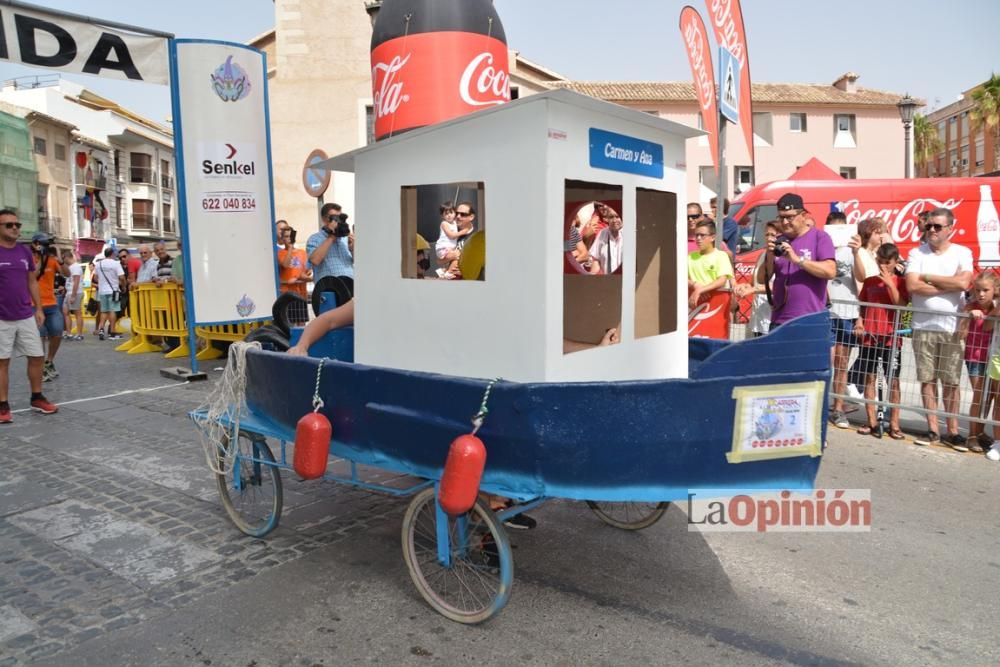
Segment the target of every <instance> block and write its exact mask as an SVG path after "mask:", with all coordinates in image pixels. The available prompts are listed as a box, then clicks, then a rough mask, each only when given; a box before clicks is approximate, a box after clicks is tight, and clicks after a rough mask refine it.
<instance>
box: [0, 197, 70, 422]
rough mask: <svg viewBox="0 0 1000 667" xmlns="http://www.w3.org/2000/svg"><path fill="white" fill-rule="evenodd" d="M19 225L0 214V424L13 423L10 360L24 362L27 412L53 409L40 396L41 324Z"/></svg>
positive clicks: (39, 301)
mask: <svg viewBox="0 0 1000 667" xmlns="http://www.w3.org/2000/svg"><path fill="white" fill-rule="evenodd" d="M20 234H21V223H20V222H19V221H18V219H17V213H16V212H14V211H12V210H10V209H7V208H5V209H3V210H0V424H9V423H10V422H11V421H13V418H12V417H11V413H10V404H9V403H8V402H7V387H8V384H9V379H10V359H11V357H13V356H19V357H27V358H28V381H29V382H30V384H31V408H32V409H33V410H36V411H38V412H41V413H42V414H46V415H50V414H52V413H53V412H57V411H58V410H59V408H57V407H56V406H55V405H53V404H52V403H49V402H48V401H47V400H45V397H44V396H42V361H43V358H44V357H43V355H44V353H43V351H42V339H41V337H39V335H38V327H40V326H41V325H42V322H43V321H44V320H45V313H43V312H42V298H41V295H40V294H39V292H38V281H37V279H36V277H35V262H34V259H33V258H32V256H31V250H29V249H28V248H27V247H26V246H23V245H18V243H17V239H18V236H20Z"/></svg>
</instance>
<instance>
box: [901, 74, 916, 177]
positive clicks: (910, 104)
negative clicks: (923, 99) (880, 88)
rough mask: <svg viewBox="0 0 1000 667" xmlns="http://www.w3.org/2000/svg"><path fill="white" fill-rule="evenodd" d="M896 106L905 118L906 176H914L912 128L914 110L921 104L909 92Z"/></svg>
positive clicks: (903, 118) (902, 117)
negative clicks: (911, 156)
mask: <svg viewBox="0 0 1000 667" xmlns="http://www.w3.org/2000/svg"><path fill="white" fill-rule="evenodd" d="M896 106H897V107H898V108H899V117H900V118H901V119H902V120H903V142H904V143H903V149H904V151H905V154H906V158H905V162H904V174H905V177H906V178H912V176H913V174H912V171H913V168H912V167H911V166H910V165H911V162H910V154H911V152H912V149H911V138H910V130H911V129H912V128H913V112H914V111H916V109H917V107H918V106H920V105H919V104H918V103H917V101H916V100H915V99H913V98H912V97H910V94H909V93H907V94H906V97H904V98H903V99H901V100H900V101H899V102H897V103H896Z"/></svg>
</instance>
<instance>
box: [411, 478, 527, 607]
mask: <svg viewBox="0 0 1000 667" xmlns="http://www.w3.org/2000/svg"><path fill="white" fill-rule="evenodd" d="M442 539H443V540H446V541H447V543H446V544H445V545H443V548H442V549H439V541H440V540H442ZM442 554H443V556H442ZM403 559H404V560H405V561H406V567H407V569H408V570H409V571H410V578H411V579H413V583H414V585H416V587H417V590H418V591H420V595H422V596H423V598H424V599H425V600H426V601H427V603H428V604H429V605H430V606H431V607H433V608H434V609H435V610H437V612H438V613H440V614H441V615H443V616H444V617H446V618H449V619H451V620H453V621H457V622H459V623H481V622H483V621H485V620H486V619H488V618H490V617H491V616H493V615H494V614H496V613H497V612H499V611H500V610H501V609H503V607H504V605H506V604H507V600H508V599H509V598H510V589H511V584H512V583H513V581H514V559H513V555H512V554H511V549H510V540H509V539H508V538H507V532H506V531H505V530H504V528H503V526H502V525H501V524H500V522H499V521H498V520H497V518H496V515H494V514H493V512H492V511H491V510H490V509H489V507H487V506H486V505H485V504H484V503H483V502H482V501H476V504H475V506H473V508H472V509H471V510H470V511H469V512H468V513H466V514H463V515H462V516H459V517H451V516H448V515H447V514H445V513H444V512H443V511H442V510H440V509H439V508H438V506H437V499H436V496H435V490H434V489H432V488H431V489H425V490H424V491H421V492H420V493H419V494H417V496H416V497H415V498H414V499H413V501H412V502H411V503H410V506H409V507H408V508H407V510H406V515H405V516H404V517H403ZM442 560H444V561H445V562H442Z"/></svg>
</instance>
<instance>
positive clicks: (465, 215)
mask: <svg viewBox="0 0 1000 667" xmlns="http://www.w3.org/2000/svg"><path fill="white" fill-rule="evenodd" d="M455 215H460V216H462V217H463V218H467V217H469V216H470V215H472V211H455Z"/></svg>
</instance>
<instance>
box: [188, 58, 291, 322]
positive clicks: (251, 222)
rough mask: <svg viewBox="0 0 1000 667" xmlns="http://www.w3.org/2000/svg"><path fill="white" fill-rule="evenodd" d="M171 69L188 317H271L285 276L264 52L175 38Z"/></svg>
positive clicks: (210, 319)
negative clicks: (278, 253)
mask: <svg viewBox="0 0 1000 667" xmlns="http://www.w3.org/2000/svg"><path fill="white" fill-rule="evenodd" d="M171 65H172V69H173V72H172V74H173V85H174V90H173V101H174V130H175V134H176V136H175V143H176V147H177V162H178V167H177V170H178V173H179V174H180V183H179V185H180V200H181V216H180V221H181V232H182V234H183V237H184V243H185V246H186V247H185V251H186V253H187V257H188V258H190V261H189V263H188V266H186V267H185V271H187V272H188V274H189V275H188V277H187V280H186V285H187V287H186V289H185V292H186V298H187V299H188V302H189V303H188V312H189V313H193V316H194V324H197V325H208V324H221V323H230V322H251V321H255V320H262V319H269V318H270V317H271V304H272V303H274V299H275V297H276V296H277V285H278V276H277V264H276V262H275V255H274V227H273V225H272V221H273V220H274V209H273V203H272V199H273V196H272V189H271V160H270V153H271V147H270V136H269V134H268V116H267V77H266V75H265V71H266V64H265V59H264V54H263V53H262V52H260V51H258V50H257V49H253V48H250V47H247V46H244V45H242V44H229V43H224V42H206V41H200V40H174V41H173V42H171ZM189 317H190V315H189Z"/></svg>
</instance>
